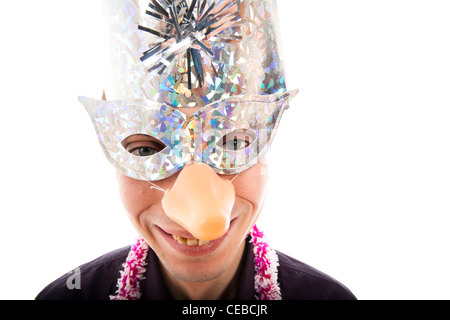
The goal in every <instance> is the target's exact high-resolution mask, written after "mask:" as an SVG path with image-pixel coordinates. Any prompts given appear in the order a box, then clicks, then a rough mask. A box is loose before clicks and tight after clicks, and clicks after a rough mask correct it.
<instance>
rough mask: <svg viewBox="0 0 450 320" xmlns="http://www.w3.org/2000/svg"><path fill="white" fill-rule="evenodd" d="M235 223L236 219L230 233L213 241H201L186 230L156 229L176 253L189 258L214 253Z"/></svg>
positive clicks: (158, 227)
mask: <svg viewBox="0 0 450 320" xmlns="http://www.w3.org/2000/svg"><path fill="white" fill-rule="evenodd" d="M233 222H234V219H233V221H231V223H230V227H229V228H228V231H227V233H225V235H223V236H222V237H220V238H218V239H215V240H211V241H202V240H199V239H197V238H195V237H194V236H193V235H192V234H191V233H190V232H188V231H187V230H184V229H172V228H162V227H160V226H156V227H157V229H159V230H160V233H161V235H162V236H163V237H164V239H165V240H166V241H167V242H168V243H169V244H170V245H171V247H172V248H174V249H175V250H176V251H178V252H180V253H182V254H185V255H188V256H201V255H206V254H209V253H212V252H213V251H214V250H216V249H217V247H219V245H220V244H221V243H222V242H223V240H224V239H225V238H226V237H227V235H228V233H229V231H230V229H231V227H232V224H233Z"/></svg>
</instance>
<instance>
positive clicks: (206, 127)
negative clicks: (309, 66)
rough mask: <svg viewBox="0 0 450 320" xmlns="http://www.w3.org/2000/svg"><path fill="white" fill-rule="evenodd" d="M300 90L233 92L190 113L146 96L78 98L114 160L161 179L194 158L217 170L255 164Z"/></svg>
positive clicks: (126, 170) (130, 171) (141, 176)
mask: <svg viewBox="0 0 450 320" xmlns="http://www.w3.org/2000/svg"><path fill="white" fill-rule="evenodd" d="M296 93H297V92H296V91H292V92H286V93H284V94H273V95H265V96H262V95H254V96H235V97H231V98H228V99H224V100H221V101H218V102H215V103H212V104H209V105H207V106H205V107H203V108H201V109H200V110H198V111H197V112H196V113H194V114H193V115H191V116H187V115H186V114H185V113H183V112H181V111H180V110H179V109H177V108H173V107H170V106H167V105H163V104H160V103H157V102H153V101H148V100H135V101H104V100H94V99H89V98H85V97H80V101H81V102H82V103H83V104H84V106H85V107H86V109H87V111H88V112H89V115H90V117H91V120H92V122H93V124H94V126H95V128H96V131H97V136H98V138H99V141H100V144H101V146H102V147H103V150H104V153H105V155H106V156H107V158H108V159H109V160H110V162H111V163H112V164H113V165H114V166H115V167H116V168H117V169H119V170H120V171H121V172H122V173H123V174H125V175H127V176H129V177H131V178H134V179H138V180H144V181H157V180H161V179H165V178H167V177H169V176H171V175H172V174H174V173H176V172H177V171H179V170H181V169H182V168H183V167H184V166H185V165H187V164H190V163H205V164H207V165H209V166H210V167H211V168H213V170H214V171H215V172H216V173H219V174H236V173H240V172H242V171H244V170H247V169H248V168H250V167H252V166H253V165H255V164H256V163H257V162H258V161H259V160H260V159H261V158H262V157H263V156H264V155H265V153H266V151H267V150H268V149H269V146H270V144H271V142H272V140H273V138H274V136H275V132H276V130H277V127H278V124H279V122H280V119H281V116H282V114H283V112H284V111H285V110H286V109H287V108H288V106H289V100H290V99H291V98H292V97H293V96H295V94H296Z"/></svg>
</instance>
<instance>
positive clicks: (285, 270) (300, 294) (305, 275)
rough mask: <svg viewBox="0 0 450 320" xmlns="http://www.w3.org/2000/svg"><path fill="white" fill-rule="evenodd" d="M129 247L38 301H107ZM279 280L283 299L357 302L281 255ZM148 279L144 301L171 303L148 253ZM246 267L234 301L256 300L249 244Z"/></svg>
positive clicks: (54, 284) (53, 288)
mask: <svg viewBox="0 0 450 320" xmlns="http://www.w3.org/2000/svg"><path fill="white" fill-rule="evenodd" d="M130 248H131V247H130V246H127V247H124V248H121V249H118V250H115V251H112V252H110V253H107V254H105V255H103V256H101V257H99V258H97V259H95V260H93V261H91V262H88V263H86V264H84V265H82V266H80V267H79V270H80V277H79V279H80V289H76V288H73V289H72V290H70V289H69V288H68V286H67V280H68V278H70V277H71V276H72V275H73V272H70V273H67V274H66V275H64V276H62V277H60V278H59V279H57V280H55V281H54V282H52V283H51V284H49V285H48V286H47V287H46V288H45V289H44V290H42V291H41V292H40V293H39V294H38V295H37V297H36V300H108V299H109V296H110V295H114V294H115V292H116V290H117V280H118V279H119V277H120V271H121V270H122V269H123V267H122V264H123V263H124V262H125V260H126V258H127V256H128V253H129V251H130ZM277 253H278V258H279V267H278V281H279V283H280V289H281V295H282V298H283V299H284V300H355V299H356V297H355V296H354V295H353V294H352V293H351V292H350V290H349V289H347V288H346V287H345V286H344V285H343V284H341V283H339V282H338V281H336V280H335V279H333V278H331V277H330V276H328V275H326V274H324V273H322V272H320V271H318V270H316V269H314V268H313V267H310V266H308V265H307V264H304V263H303V262H300V261H298V260H295V259H293V258H291V257H289V256H287V255H285V254H283V253H281V252H278V251H277ZM147 259H148V261H147V262H148V264H147V270H146V274H145V279H144V280H142V281H141V283H140V287H141V290H142V299H147V300H170V299H172V296H171V294H170V292H169V290H168V288H167V286H166V284H165V283H164V280H163V277H162V273H161V267H160V265H159V261H158V257H157V256H156V254H155V253H154V252H153V250H151V249H150V250H149V251H148V256H147ZM244 259H245V260H244V265H243V269H242V273H241V275H240V280H239V287H238V290H237V295H236V297H235V300H255V299H256V298H255V296H256V292H255V286H254V275H255V267H254V255H253V250H252V244H251V243H250V242H247V245H246V249H245V253H244Z"/></svg>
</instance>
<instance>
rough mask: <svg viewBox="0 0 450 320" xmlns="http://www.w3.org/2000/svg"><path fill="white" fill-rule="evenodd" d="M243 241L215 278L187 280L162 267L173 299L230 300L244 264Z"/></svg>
mask: <svg viewBox="0 0 450 320" xmlns="http://www.w3.org/2000/svg"><path fill="white" fill-rule="evenodd" d="M244 249H245V243H243V244H242V245H241V248H239V250H238V252H237V254H236V256H235V259H233V261H232V263H231V264H230V266H229V267H228V268H227V269H226V270H225V271H224V272H223V273H222V274H221V275H220V276H218V277H217V278H215V279H212V280H208V281H202V282H187V281H183V280H180V279H177V278H175V277H174V276H172V275H171V274H170V273H169V272H168V271H167V270H166V269H165V268H164V267H163V268H162V270H163V276H164V280H165V282H166V284H167V287H168V289H169V291H170V293H171V294H172V297H173V298H174V299H175V300H231V299H234V297H235V296H236V293H237V290H238V284H239V279H240V274H241V273H242V267H243V264H244V261H243V260H244V259H243V256H244Z"/></svg>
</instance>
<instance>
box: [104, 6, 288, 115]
mask: <svg viewBox="0 0 450 320" xmlns="http://www.w3.org/2000/svg"><path fill="white" fill-rule="evenodd" d="M104 8H105V18H106V22H107V28H106V31H107V32H106V37H107V49H108V54H107V60H108V63H107V79H108V83H107V85H106V96H107V98H108V99H109V100H125V99H148V100H152V101H155V102H159V103H164V104H167V105H169V106H173V107H186V106H192V107H193V106H197V107H202V106H204V105H207V104H209V103H211V102H214V101H219V100H222V99H225V98H229V97H230V96H236V95H268V94H274V93H280V94H281V93H283V92H285V91H286V85H285V80H284V66H283V61H282V57H281V52H280V51H281V50H280V43H279V41H280V38H279V30H278V17H277V8H276V1H275V0H151V1H149V0H104Z"/></svg>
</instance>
